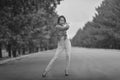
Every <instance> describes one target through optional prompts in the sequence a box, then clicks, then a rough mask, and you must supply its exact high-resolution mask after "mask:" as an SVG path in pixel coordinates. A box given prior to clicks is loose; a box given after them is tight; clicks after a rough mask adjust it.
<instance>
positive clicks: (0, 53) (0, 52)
mask: <svg viewBox="0 0 120 80" xmlns="http://www.w3.org/2000/svg"><path fill="white" fill-rule="evenodd" d="M0 58H2V45H1V44H0Z"/></svg>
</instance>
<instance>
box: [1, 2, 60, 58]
mask: <svg viewBox="0 0 120 80" xmlns="http://www.w3.org/2000/svg"><path fill="white" fill-rule="evenodd" d="M60 1H61V0H0V33H1V34H0V44H2V45H6V46H7V50H8V52H9V56H10V57H11V54H13V56H14V57H16V56H17V51H18V50H19V52H21V51H20V50H22V51H23V52H25V50H28V49H27V48H29V47H33V48H35V47H36V45H34V46H33V45H31V46H29V44H36V43H37V44H38V43H40V40H41V39H42V38H43V37H40V36H44V35H43V32H44V30H42V28H43V27H44V26H47V28H50V30H48V33H49V32H50V31H52V29H53V25H54V24H55V23H54V22H52V21H53V20H54V19H55V18H57V16H58V15H57V13H56V11H55V9H56V7H57V5H58V4H60ZM48 25H49V26H48ZM34 35H36V36H34ZM37 35H38V36H37ZM2 41H3V42H4V44H3V42H2ZM0 48H1V47H0ZM11 52H13V53H11Z"/></svg>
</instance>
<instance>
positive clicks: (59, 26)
mask: <svg viewBox="0 0 120 80" xmlns="http://www.w3.org/2000/svg"><path fill="white" fill-rule="evenodd" d="M56 28H57V29H59V30H68V29H69V25H68V24H65V25H63V26H61V25H56Z"/></svg>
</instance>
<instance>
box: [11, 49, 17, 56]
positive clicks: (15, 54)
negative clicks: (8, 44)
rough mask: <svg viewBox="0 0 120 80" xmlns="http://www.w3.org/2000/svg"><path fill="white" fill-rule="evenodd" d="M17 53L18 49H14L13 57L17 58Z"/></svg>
mask: <svg viewBox="0 0 120 80" xmlns="http://www.w3.org/2000/svg"><path fill="white" fill-rule="evenodd" d="M16 52H17V51H16V49H15V48H14V49H12V54H13V57H17V53H16Z"/></svg>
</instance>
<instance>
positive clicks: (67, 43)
mask: <svg viewBox="0 0 120 80" xmlns="http://www.w3.org/2000/svg"><path fill="white" fill-rule="evenodd" d="M65 52H66V68H65V75H66V76H68V71H69V67H70V58H71V42H70V40H69V39H66V40H65Z"/></svg>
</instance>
